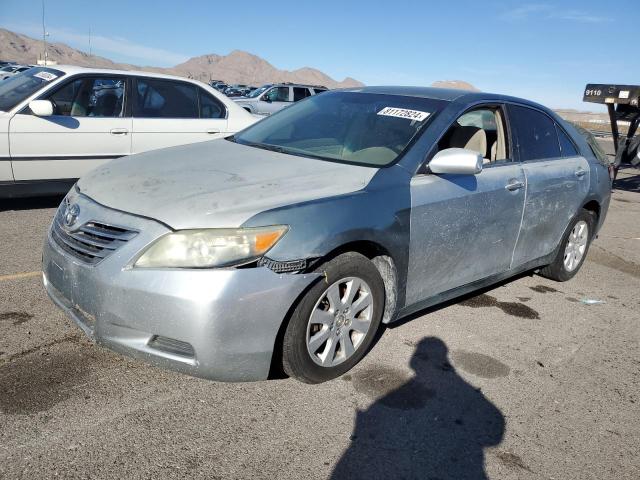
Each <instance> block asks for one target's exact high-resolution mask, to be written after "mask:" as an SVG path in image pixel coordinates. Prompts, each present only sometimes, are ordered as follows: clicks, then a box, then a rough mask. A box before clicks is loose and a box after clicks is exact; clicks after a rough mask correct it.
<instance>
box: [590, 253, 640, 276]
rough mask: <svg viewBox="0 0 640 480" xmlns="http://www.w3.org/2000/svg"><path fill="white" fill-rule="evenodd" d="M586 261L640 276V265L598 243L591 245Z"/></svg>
mask: <svg viewBox="0 0 640 480" xmlns="http://www.w3.org/2000/svg"><path fill="white" fill-rule="evenodd" d="M586 261H587V262H593V263H597V264H598V265H602V266H603V267H609V268H613V269H614V270H617V271H619V272H622V273H626V274H627V275H631V276H632V277H635V278H640V265H638V264H637V263H634V262H632V261H631V260H626V259H624V258H622V257H619V256H618V255H615V254H613V253H610V252H608V251H606V250H605V249H604V248H601V247H599V246H597V245H592V246H591V249H590V250H589V253H588V254H587V259H586Z"/></svg>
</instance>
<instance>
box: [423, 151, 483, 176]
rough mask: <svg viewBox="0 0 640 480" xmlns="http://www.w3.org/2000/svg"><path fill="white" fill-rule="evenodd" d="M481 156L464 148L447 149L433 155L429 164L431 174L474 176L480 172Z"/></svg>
mask: <svg viewBox="0 0 640 480" xmlns="http://www.w3.org/2000/svg"><path fill="white" fill-rule="evenodd" d="M483 160H484V159H483V158H482V155H480V154H479V153H478V152H474V151H473V150H467V149H465V148H447V149H445V150H442V151H440V152H438V153H436V154H435V156H434V157H433V158H432V159H431V161H430V162H429V170H430V171H431V172H432V173H452V174H458V175H476V174H478V173H480V172H481V171H482V162H483Z"/></svg>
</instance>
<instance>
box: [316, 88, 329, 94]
mask: <svg viewBox="0 0 640 480" xmlns="http://www.w3.org/2000/svg"><path fill="white" fill-rule="evenodd" d="M313 90H314V91H315V92H316V95H319V94H321V93H322V92H326V90H325V89H324V88H314V89H313Z"/></svg>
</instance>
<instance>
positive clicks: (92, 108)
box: [47, 77, 126, 118]
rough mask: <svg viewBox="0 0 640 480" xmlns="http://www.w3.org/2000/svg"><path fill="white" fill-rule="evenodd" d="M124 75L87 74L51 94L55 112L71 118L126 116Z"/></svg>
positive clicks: (50, 98)
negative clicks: (103, 75) (113, 76)
mask: <svg viewBox="0 0 640 480" xmlns="http://www.w3.org/2000/svg"><path fill="white" fill-rule="evenodd" d="M125 84H126V81H125V79H124V78H105V77H85V78H78V79H76V80H73V81H72V82H69V83H67V84H66V85H65V86H63V87H62V88H60V89H58V90H56V91H55V92H54V93H53V94H51V95H49V97H48V98H47V99H48V100H50V101H51V103H53V114H54V115H64V116H71V117H111V118H113V117H122V116H123V105H124V90H125Z"/></svg>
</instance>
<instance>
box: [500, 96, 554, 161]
mask: <svg viewBox="0 0 640 480" xmlns="http://www.w3.org/2000/svg"><path fill="white" fill-rule="evenodd" d="M509 111H510V112H511V115H510V118H511V123H512V124H513V126H514V127H515V129H516V133H517V135H518V149H519V152H520V159H521V160H522V161H527V160H539V159H545V158H558V157H559V156H560V145H559V143H558V135H557V133H556V127H555V123H554V122H553V120H551V119H550V118H549V117H547V116H546V115H545V114H544V113H542V112H538V111H537V110H533V109H531V108H527V107H519V106H516V105H510V106H509Z"/></svg>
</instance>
